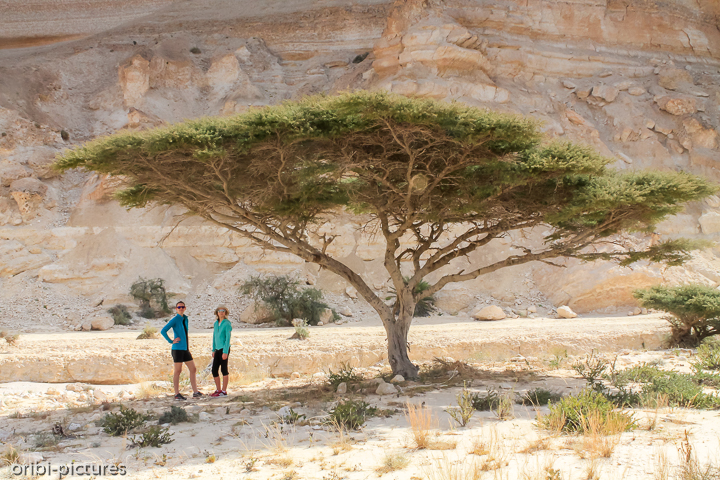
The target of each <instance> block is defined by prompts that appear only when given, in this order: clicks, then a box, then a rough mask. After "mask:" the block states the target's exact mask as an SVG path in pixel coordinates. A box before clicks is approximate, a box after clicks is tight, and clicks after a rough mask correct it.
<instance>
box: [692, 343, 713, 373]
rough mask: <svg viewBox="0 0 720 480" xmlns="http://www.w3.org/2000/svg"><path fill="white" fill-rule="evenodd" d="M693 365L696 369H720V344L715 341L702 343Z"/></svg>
mask: <svg viewBox="0 0 720 480" xmlns="http://www.w3.org/2000/svg"><path fill="white" fill-rule="evenodd" d="M692 365H693V367H694V368H695V369H696V370H715V371H718V370H720V345H718V344H717V343H715V342H712V343H703V344H702V345H700V346H699V347H698V349H697V357H696V358H695V361H693V362H692Z"/></svg>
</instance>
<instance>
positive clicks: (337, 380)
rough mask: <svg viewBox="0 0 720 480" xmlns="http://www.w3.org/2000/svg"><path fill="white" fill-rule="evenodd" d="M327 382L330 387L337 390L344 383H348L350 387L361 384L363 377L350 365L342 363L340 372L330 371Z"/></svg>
mask: <svg viewBox="0 0 720 480" xmlns="http://www.w3.org/2000/svg"><path fill="white" fill-rule="evenodd" d="M327 381H328V383H329V384H330V386H332V387H333V389H336V388H337V387H338V385H340V384H341V383H343V382H344V383H347V384H348V385H349V384H351V383H358V382H361V381H362V377H361V376H360V375H358V374H357V373H355V369H354V368H353V367H351V366H350V364H349V363H342V364H341V365H340V370H338V371H337V373H335V372H333V371H332V370H331V369H328V371H327Z"/></svg>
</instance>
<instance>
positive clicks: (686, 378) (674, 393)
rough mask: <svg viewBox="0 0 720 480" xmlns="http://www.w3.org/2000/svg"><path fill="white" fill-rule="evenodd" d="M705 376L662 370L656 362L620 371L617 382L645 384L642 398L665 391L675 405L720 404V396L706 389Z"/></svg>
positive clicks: (714, 405) (642, 386) (709, 406)
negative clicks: (704, 384)
mask: <svg viewBox="0 0 720 480" xmlns="http://www.w3.org/2000/svg"><path fill="white" fill-rule="evenodd" d="M702 379H703V377H702V376H700V377H698V376H696V375H688V374H684V373H678V372H673V371H668V370H660V369H659V368H658V367H657V366H656V365H648V364H642V365H638V366H635V367H632V368H629V369H627V370H623V371H621V372H619V373H618V375H617V378H616V380H615V384H616V385H619V386H623V385H626V384H629V383H634V384H641V388H640V392H639V396H640V397H642V396H645V397H646V396H648V395H651V396H657V394H661V395H664V396H666V397H667V402H668V405H669V406H671V407H683V408H718V407H720V397H718V396H716V395H710V394H707V393H704V392H703V387H702V383H703V382H702Z"/></svg>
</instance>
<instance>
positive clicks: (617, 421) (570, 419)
mask: <svg viewBox="0 0 720 480" xmlns="http://www.w3.org/2000/svg"><path fill="white" fill-rule="evenodd" d="M549 406H550V413H549V414H548V415H545V416H543V417H541V418H540V419H539V420H538V426H540V427H541V428H545V429H548V430H558V431H562V432H565V433H582V432H584V431H585V428H586V425H587V419H590V418H593V419H597V423H598V424H599V425H600V426H603V425H621V426H622V427H623V431H624V430H630V429H632V428H634V427H635V422H634V420H633V417H632V415H631V414H629V413H626V412H623V411H615V410H614V405H613V404H612V402H610V400H608V399H607V398H606V397H605V396H604V395H603V394H602V393H599V392H597V391H595V390H592V389H587V388H586V389H584V390H582V391H580V392H579V393H577V394H576V395H569V396H567V397H563V398H562V399H561V400H560V401H559V402H558V403H550V404H549Z"/></svg>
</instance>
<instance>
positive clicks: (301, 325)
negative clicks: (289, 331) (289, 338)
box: [292, 318, 310, 340]
mask: <svg viewBox="0 0 720 480" xmlns="http://www.w3.org/2000/svg"><path fill="white" fill-rule="evenodd" d="M292 324H293V327H295V335H293V338H296V337H297V338H298V339H300V340H306V339H307V338H309V337H310V330H308V328H307V326H308V325H307V322H306V321H305V320H303V319H300V318H296V319H294V320H293V321H292Z"/></svg>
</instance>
